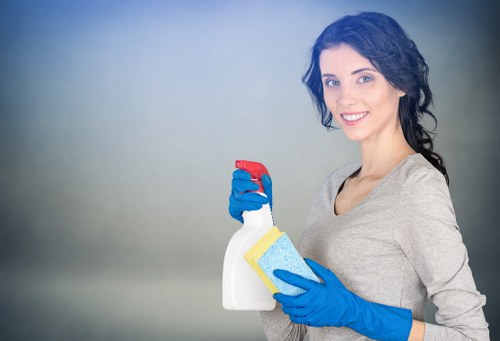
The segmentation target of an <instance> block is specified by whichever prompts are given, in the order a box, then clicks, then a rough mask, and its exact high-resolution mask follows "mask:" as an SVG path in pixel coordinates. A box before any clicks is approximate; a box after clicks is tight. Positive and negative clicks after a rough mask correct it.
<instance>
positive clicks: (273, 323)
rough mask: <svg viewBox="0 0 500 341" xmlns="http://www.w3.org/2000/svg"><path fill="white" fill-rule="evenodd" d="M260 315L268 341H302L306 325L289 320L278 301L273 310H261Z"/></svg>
mask: <svg viewBox="0 0 500 341" xmlns="http://www.w3.org/2000/svg"><path fill="white" fill-rule="evenodd" d="M260 316H261V320H262V323H263V325H264V333H265V334H266V337H267V340H269V341H302V340H303V339H304V337H305V335H306V333H307V327H306V326H304V325H302V324H295V323H293V322H292V321H290V318H289V317H288V315H286V314H285V313H284V312H283V311H282V310H281V305H280V304H279V303H278V302H277V303H276V308H275V309H274V310H272V311H261V312H260Z"/></svg>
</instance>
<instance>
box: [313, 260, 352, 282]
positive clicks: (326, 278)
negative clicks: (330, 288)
mask: <svg viewBox="0 0 500 341" xmlns="http://www.w3.org/2000/svg"><path fill="white" fill-rule="evenodd" d="M304 260H305V261H306V263H307V265H309V267H310V268H311V270H312V271H314V273H315V274H316V275H317V276H318V277H319V278H320V279H322V280H323V282H325V283H326V282H329V283H332V284H336V285H341V286H342V287H343V286H344V285H343V284H342V282H341V281H340V280H339V279H338V278H337V276H336V275H335V274H334V273H333V272H332V271H331V270H330V269H327V268H325V267H324V266H323V265H321V264H319V263H316V262H315V261H313V260H312V259H309V258H304Z"/></svg>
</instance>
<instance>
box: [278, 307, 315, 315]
mask: <svg viewBox="0 0 500 341" xmlns="http://www.w3.org/2000/svg"><path fill="white" fill-rule="evenodd" d="M281 310H283V312H284V313H285V314H287V315H290V316H292V315H293V316H297V317H305V316H308V315H309V314H310V312H309V309H307V306H306V307H299V308H297V307H289V306H286V305H281Z"/></svg>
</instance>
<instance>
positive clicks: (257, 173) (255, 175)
mask: <svg viewBox="0 0 500 341" xmlns="http://www.w3.org/2000/svg"><path fill="white" fill-rule="evenodd" d="M235 167H236V168H238V169H243V170H246V171H247V172H248V173H250V175H251V176H252V181H253V182H255V183H256V184H257V185H259V189H258V192H262V193H263V192H264V187H263V186H262V181H261V179H262V176H263V175H264V174H267V175H269V172H268V171H267V169H266V167H265V166H264V165H263V164H262V163H260V162H255V161H246V160H236V162H235Z"/></svg>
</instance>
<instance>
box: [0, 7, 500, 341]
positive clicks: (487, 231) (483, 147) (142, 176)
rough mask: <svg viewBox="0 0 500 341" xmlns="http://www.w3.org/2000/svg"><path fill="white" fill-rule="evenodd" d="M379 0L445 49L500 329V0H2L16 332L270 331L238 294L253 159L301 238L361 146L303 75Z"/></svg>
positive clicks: (8, 296)
mask: <svg viewBox="0 0 500 341" xmlns="http://www.w3.org/2000/svg"><path fill="white" fill-rule="evenodd" d="M362 10H373V11H379V12H383V13H386V14H388V15H390V16H392V17H394V18H395V19H396V20H397V21H398V22H399V23H400V24H401V25H402V26H403V28H404V29H405V30H406V31H407V33H408V34H409V35H410V37H411V38H412V39H413V40H414V41H415V42H416V44H417V46H418V47H419V49H420V51H421V53H422V54H423V55H424V56H425V58H426V61H427V63H428V64H429V66H430V70H431V72H430V84H431V88H432V90H433V91H434V94H435V111H434V112H435V114H436V117H437V118H438V127H437V130H436V131H437V136H436V139H435V150H436V151H437V152H438V153H440V154H441V155H442V156H443V157H444V160H445V162H446V165H447V167H448V172H449V175H450V179H451V184H450V192H451V195H452V198H453V201H454V207H455V211H456V215H457V220H458V223H459V225H460V227H461V231H462V235H463V239H464V242H465V244H466V245H467V247H468V251H469V256H470V265H471V268H472V271H473V274H474V276H475V279H476V284H477V287H478V289H479V290H480V291H481V292H482V293H483V294H485V295H486V296H487V304H486V306H485V307H484V311H485V314H486V317H487V320H488V322H489V323H490V330H491V337H492V340H495V339H498V338H499V337H500V333H499V330H498V327H497V326H496V325H495V323H496V322H497V321H498V320H499V319H500V302H499V295H500V294H499V293H498V286H499V285H500V279H499V276H500V275H499V274H498V264H497V261H498V257H499V256H500V251H499V247H498V242H499V237H500V232H499V229H498V227H499V224H498V220H497V216H496V213H498V212H497V210H498V202H497V199H496V197H497V195H498V191H499V190H500V186H499V183H500V181H499V178H498V175H497V174H496V169H497V167H498V166H499V165H500V155H499V152H498V147H499V142H500V139H499V137H498V127H499V123H500V115H499V114H498V108H497V103H496V102H497V100H498V95H499V93H500V92H499V81H498V76H497V72H496V71H495V70H496V69H497V64H498V60H500V59H499V57H500V53H499V47H498V32H499V23H498V14H499V11H498V7H497V6H496V4H495V2H494V1H474V2H473V1H461V0H457V1H442V2H437V1H431V0H425V1H399V0H395V1H389V0H386V1H372V0H367V1H359V0H355V1H353V0H345V1H341V0H338V1H326V0H324V1H320V0H314V1H299V0H293V1H201V0H200V1H159V0H158V1H153V0H144V1H127V0H124V1H118V0H107V1H97V0H88V1H79V0H75V1H63V0H61V1H53V0H47V1H38V0H19V1H14V0H11V1H10V0H2V1H0V75H1V76H0V87H1V91H0V217H1V218H0V339H1V340H235V339H238V340H264V339H265V337H264V334H263V332H262V327H261V325H260V318H259V315H258V313H256V312H234V311H225V310H224V309H223V308H222V277H221V276H222V262H223V257H224V252H225V248H226V246H227V244H228V242H229V240H230V238H231V236H232V234H233V233H234V232H235V231H236V230H237V229H238V228H239V226H240V224H239V222H237V221H235V220H232V219H231V218H230V217H229V214H228V213H227V205H228V195H229V190H230V179H231V173H232V171H233V170H234V160H236V159H248V160H256V161H260V162H262V163H264V164H265V165H266V166H267V168H268V169H269V171H270V173H271V175H272V177H273V181H274V218H275V221H276V223H277V225H278V226H279V227H280V228H281V229H282V230H285V231H287V232H288V234H289V235H290V237H291V238H292V240H293V241H294V242H295V243H298V241H299V239H300V235H301V233H302V229H303V226H304V224H305V221H306V217H307V215H308V211H309V209H310V207H311V204H312V200H313V197H314V195H315V193H316V191H317V190H318V188H319V187H320V186H321V184H322V183H323V181H324V179H325V178H326V177H327V176H328V175H329V174H330V173H331V172H332V171H333V170H334V169H335V168H337V167H339V166H341V165H343V164H345V163H348V162H352V161H355V160H358V159H359V150H358V146H357V144H355V143H352V142H350V141H348V140H347V139H346V138H345V137H344V135H343V133H342V132H341V131H333V132H327V131H326V130H325V129H324V128H323V127H322V126H321V124H320V121H319V120H318V119H317V117H316V114H315V112H314V110H313V106H312V103H311V99H310V98H309V95H308V94H307V91H306V89H305V87H304V86H303V85H302V84H301V82H300V77H301V75H302V74H303V72H304V71H305V70H306V66H307V57H308V50H309V48H310V47H311V46H312V44H313V42H314V40H315V38H316V37H317V36H318V35H319V33H320V32H321V31H322V30H323V28H324V27H326V26H327V25H328V24H329V23H331V22H332V21H334V20H335V19H336V18H338V17H340V16H342V15H345V14H352V13H356V12H358V11H362ZM433 127H434V125H433V122H430V124H429V125H428V128H430V129H432V128H433ZM426 318H427V320H428V321H431V322H432V321H433V310H432V307H430V308H429V309H428V312H427V314H426Z"/></svg>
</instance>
